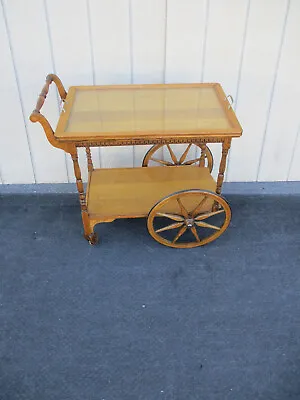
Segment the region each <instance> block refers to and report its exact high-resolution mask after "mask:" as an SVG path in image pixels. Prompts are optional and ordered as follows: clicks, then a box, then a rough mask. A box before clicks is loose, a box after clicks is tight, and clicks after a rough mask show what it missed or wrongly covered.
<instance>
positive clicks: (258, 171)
mask: <svg viewBox="0 0 300 400" xmlns="http://www.w3.org/2000/svg"><path fill="white" fill-rule="evenodd" d="M289 10H290V0H287V5H286V10H285V16H284V21H283V26H282V32H281V37H280V43H279V48H278V55H277V60H276V64H275V73H274V78H273V82H272V87H271V93H270V99H269V104H268V109H267V113H266V123H265V128H264V133H263V138H262V144H261V149H260V155H259V161H258V166H257V174H256V180H257V181H258V178H259V173H260V169H261V163H262V158H263V153H264V147H265V143H266V137H267V130H268V126H269V122H270V114H271V108H272V103H273V98H274V93H275V87H276V82H277V76H278V69H279V65H280V61H281V56H282V48H283V44H284V41H285V34H286V27H287V20H288V15H289Z"/></svg>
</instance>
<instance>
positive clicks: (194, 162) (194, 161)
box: [183, 157, 200, 165]
mask: <svg viewBox="0 0 300 400" xmlns="http://www.w3.org/2000/svg"><path fill="white" fill-rule="evenodd" d="M199 161H200V157H199V158H194V159H193V160H188V161H186V162H185V163H183V165H192V164H196V163H197V162H199Z"/></svg>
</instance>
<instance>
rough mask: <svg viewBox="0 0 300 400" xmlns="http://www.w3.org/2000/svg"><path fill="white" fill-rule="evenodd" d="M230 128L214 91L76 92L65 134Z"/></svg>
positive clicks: (116, 90) (166, 89) (181, 89)
mask: <svg viewBox="0 0 300 400" xmlns="http://www.w3.org/2000/svg"><path fill="white" fill-rule="evenodd" d="M230 128H231V124H230V121H229V120H228V118H227V116H226V114H225V112H224V110H223V107H222V105H221V104H220V101H219V99H218V96H217V94H216V92H215V89H214V87H192V88H157V87H156V88H153V87H152V88H150V87H149V88H145V87H134V86H133V87H129V88H128V89H103V88H99V89H93V88H91V89H82V90H81V89H79V90H78V89H77V90H76V92H75V99H74V103H73V107H72V110H71V114H70V117H69V121H68V124H67V128H66V132H99V133H103V132H149V131H164V132H168V131H180V132H183V133H184V131H199V130H202V129H203V130H215V129H224V130H228V129H230Z"/></svg>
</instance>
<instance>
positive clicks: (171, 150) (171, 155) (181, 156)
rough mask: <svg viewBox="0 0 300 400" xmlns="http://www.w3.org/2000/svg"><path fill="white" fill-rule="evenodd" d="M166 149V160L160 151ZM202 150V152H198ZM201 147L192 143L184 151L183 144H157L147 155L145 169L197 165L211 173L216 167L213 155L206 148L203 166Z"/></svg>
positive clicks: (144, 161) (144, 163) (144, 162)
mask: <svg viewBox="0 0 300 400" xmlns="http://www.w3.org/2000/svg"><path fill="white" fill-rule="evenodd" d="M162 148H163V149H166V150H167V151H166V154H167V157H166V160H164V159H162V157H161V156H160V152H159V151H158V150H160V149H162ZM198 150H200V152H199V151H198ZM201 151H202V150H201V147H200V145H198V144H194V143H190V144H188V145H187V147H186V148H185V149H184V150H182V145H181V144H172V145H170V144H157V145H154V146H152V147H151V148H150V149H149V151H148V152H147V153H146V155H145V157H144V160H143V167H152V166H158V165H163V166H167V167H173V166H176V165H177V166H178V165H195V166H197V165H198V166H203V167H207V168H209V171H210V172H211V171H212V169H213V166H214V160H213V155H212V153H211V151H210V149H209V148H208V147H207V146H205V150H204V158H203V162H204V163H203V164H204V165H201V156H200V155H198V154H201Z"/></svg>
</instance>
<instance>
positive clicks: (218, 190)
mask: <svg viewBox="0 0 300 400" xmlns="http://www.w3.org/2000/svg"><path fill="white" fill-rule="evenodd" d="M230 145H231V139H227V140H225V141H224V142H223V143H222V158H221V162H220V167H219V173H218V179H217V187H216V193H217V194H218V195H220V194H221V191H222V185H223V181H224V172H225V168H226V159H227V155H228V151H229V149H230ZM217 209H218V204H217V202H214V205H213V211H217Z"/></svg>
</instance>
